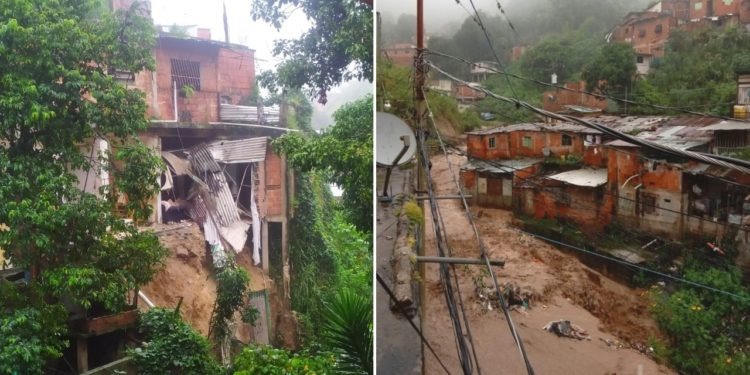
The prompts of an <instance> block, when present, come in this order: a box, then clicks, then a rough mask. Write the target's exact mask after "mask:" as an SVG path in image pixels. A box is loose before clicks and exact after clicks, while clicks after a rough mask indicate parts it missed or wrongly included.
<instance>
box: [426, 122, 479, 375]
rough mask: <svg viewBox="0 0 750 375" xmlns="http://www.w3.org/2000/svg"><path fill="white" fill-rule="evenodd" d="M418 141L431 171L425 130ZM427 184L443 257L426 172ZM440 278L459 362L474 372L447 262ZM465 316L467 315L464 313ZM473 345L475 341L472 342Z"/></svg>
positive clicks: (431, 187) (443, 247)
mask: <svg viewBox="0 0 750 375" xmlns="http://www.w3.org/2000/svg"><path fill="white" fill-rule="evenodd" d="M417 142H418V147H417V148H418V150H419V151H420V153H421V154H422V163H423V166H424V169H425V170H427V171H429V169H430V166H429V155H428V154H427V148H426V146H425V136H424V132H421V131H420V132H418V134H417ZM426 180H427V181H426V182H427V183H426V186H427V193H428V196H429V198H430V199H429V203H430V209H431V211H432V213H433V215H432V220H433V230H434V233H435V237H436V240H437V249H438V254H439V255H440V256H442V257H445V256H446V254H447V250H446V247H447V244H446V243H445V239H444V235H443V233H444V232H445V231H444V227H443V226H442V223H441V222H440V220H439V216H438V211H439V208H438V204H437V200H436V199H435V194H434V184H433V181H432V177H431V175H430V173H426ZM439 266H440V280H441V282H442V285H443V292H444V295H445V301H446V305H447V307H448V313H449V315H450V317H451V321H452V322H453V330H454V334H455V339H456V346H457V351H458V358H459V362H460V363H461V368H462V369H463V372H464V374H466V375H468V374H471V373H472V372H473V364H472V360H471V354H470V349H469V346H468V343H467V339H466V338H464V334H463V329H462V325H461V318H460V317H459V314H458V308H457V306H456V301H455V296H454V293H455V292H454V289H453V284H452V282H451V277H450V268H449V267H448V266H447V265H446V264H445V263H441V264H440V265H439ZM464 316H465V315H464ZM465 325H468V321H467V322H465ZM472 345H473V342H472Z"/></svg>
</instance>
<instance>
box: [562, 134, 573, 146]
mask: <svg viewBox="0 0 750 375" xmlns="http://www.w3.org/2000/svg"><path fill="white" fill-rule="evenodd" d="M562 145H563V146H572V145H573V138H572V137H571V136H569V135H567V134H563V135H562Z"/></svg>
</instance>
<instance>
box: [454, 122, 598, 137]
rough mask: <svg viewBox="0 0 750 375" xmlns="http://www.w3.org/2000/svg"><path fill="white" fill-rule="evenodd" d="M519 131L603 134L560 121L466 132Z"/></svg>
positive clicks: (497, 132)
mask: <svg viewBox="0 0 750 375" xmlns="http://www.w3.org/2000/svg"><path fill="white" fill-rule="evenodd" d="M517 131H536V132H541V131H548V132H568V133H585V134H601V132H600V131H598V130H595V129H591V128H588V127H585V126H583V125H578V124H573V123H569V122H558V123H555V124H547V123H543V122H536V123H523V124H513V125H508V126H501V127H497V128H492V129H483V130H477V131H473V132H467V133H466V134H472V135H489V134H500V133H512V132H517Z"/></svg>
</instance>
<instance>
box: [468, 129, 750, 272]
mask: <svg viewBox="0 0 750 375" xmlns="http://www.w3.org/2000/svg"><path fill="white" fill-rule="evenodd" d="M591 120H592V121H593V122H595V123H598V124H602V125H604V126H607V127H610V128H613V129H616V130H619V131H620V132H623V133H629V134H634V135H636V137H637V138H639V139H642V140H645V141H650V142H654V143H657V144H661V145H664V146H669V147H671V148H674V149H678V150H684V151H696V152H712V151H715V150H722V149H721V148H720V147H722V146H719V145H726V144H725V143H722V142H724V140H726V139H732V140H734V141H735V142H739V141H741V140H744V138H741V137H739V136H737V134H739V133H727V135H726V136H724V135H722V132H723V131H727V132H730V131H741V132H742V134H743V135H744V134H746V133H745V132H746V131H748V130H747V127H743V128H742V129H739V128H737V127H739V126H740V125H739V124H744V123H738V122H734V123H733V122H729V121H724V122H722V121H721V120H719V119H716V118H702V117H689V118H663V117H662V118H660V117H652V118H649V117H632V116H631V117H614V116H601V117H595V118H592V119H591ZM743 126H744V125H743ZM467 156H468V161H467V163H466V164H465V165H464V166H463V167H462V169H461V184H462V190H464V191H465V192H466V193H467V194H470V195H472V202H473V204H476V205H479V206H486V207H498V208H506V209H512V210H513V212H514V214H516V215H523V216H527V217H533V218H536V219H553V220H559V221H562V222H569V223H574V224H576V225H577V226H578V227H579V228H581V229H582V230H583V231H585V232H589V233H597V232H602V231H604V230H605V229H606V227H607V225H609V224H612V223H617V224H619V225H622V226H625V227H629V228H634V229H637V230H639V231H640V232H642V233H648V234H651V235H654V236H663V237H668V238H672V239H675V240H681V239H685V238H714V239H716V238H722V237H724V236H727V235H731V236H737V237H736V238H737V239H738V241H739V243H740V258H739V262H740V263H741V264H746V265H750V171H742V170H741V169H739V170H738V169H732V168H727V167H725V166H720V165H713V164H706V163H703V162H699V161H695V160H689V159H685V158H679V157H675V156H672V155H670V154H667V153H664V152H661V151H658V150H654V149H651V148H648V147H644V146H642V145H639V144H635V143H630V142H626V141H623V140H617V139H613V138H611V137H610V136H607V135H605V134H601V133H599V132H598V131H596V130H591V129H588V128H584V127H582V126H579V125H574V124H556V125H550V124H516V125H510V126H507V127H503V128H498V129H491V130H484V131H478V132H471V133H468V134H467Z"/></svg>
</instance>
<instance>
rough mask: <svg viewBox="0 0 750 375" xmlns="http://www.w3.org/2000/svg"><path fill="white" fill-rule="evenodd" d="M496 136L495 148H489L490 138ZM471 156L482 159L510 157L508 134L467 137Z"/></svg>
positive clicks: (470, 135) (468, 150)
mask: <svg viewBox="0 0 750 375" xmlns="http://www.w3.org/2000/svg"><path fill="white" fill-rule="evenodd" d="M492 137H494V138H495V148H494V149H491V148H489V142H490V141H489V140H490V138H492ZM466 144H467V152H468V155H469V157H472V158H477V159H482V160H496V159H510V158H511V154H510V150H509V148H508V147H509V143H508V134H507V133H497V134H488V135H472V134H469V136H468V137H467V138H466Z"/></svg>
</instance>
